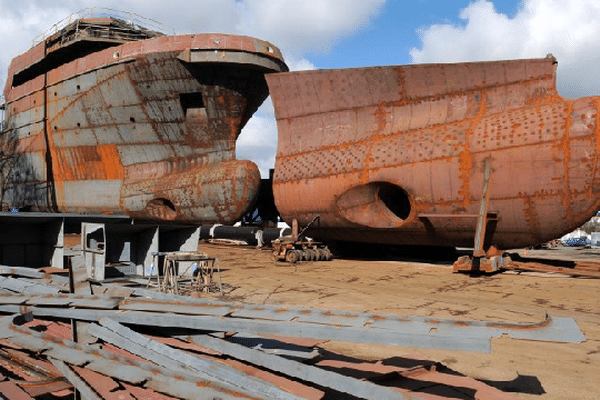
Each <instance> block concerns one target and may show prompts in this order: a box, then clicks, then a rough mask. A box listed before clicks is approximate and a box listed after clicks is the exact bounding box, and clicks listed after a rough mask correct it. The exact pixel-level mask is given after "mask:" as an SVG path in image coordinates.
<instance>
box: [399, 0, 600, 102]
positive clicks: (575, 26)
mask: <svg viewBox="0 0 600 400" xmlns="http://www.w3.org/2000/svg"><path fill="white" fill-rule="evenodd" d="M460 18H461V19H462V20H463V21H464V24H462V25H452V24H438V25H432V26H429V27H425V28H422V29H421V31H420V34H421V42H422V45H421V48H419V49H417V48H413V49H412V50H411V52H410V55H411V58H412V61H413V62H415V63H426V62H461V61H477V60H499V59H512V58H537V57H545V56H546V55H547V54H548V53H552V54H554V55H555V56H556V57H557V59H558V65H559V68H558V88H559V91H560V93H561V94H563V95H564V96H567V97H580V96H586V95H593V94H600V74H598V65H599V64H598V62H599V61H600V40H598V38H599V37H600V2H598V1H597V0H523V2H522V3H521V7H520V8H519V10H518V12H517V13H516V15H515V16H514V17H512V18H509V17H508V16H506V15H505V14H501V13H499V12H497V11H496V10H495V8H494V5H493V3H492V2H490V1H487V0H478V1H476V2H474V3H471V4H470V5H469V6H468V7H466V8H465V9H463V10H462V11H461V13H460Z"/></svg>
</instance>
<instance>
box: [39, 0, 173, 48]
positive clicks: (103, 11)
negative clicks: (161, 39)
mask: <svg viewBox="0 0 600 400" xmlns="http://www.w3.org/2000/svg"><path fill="white" fill-rule="evenodd" d="M84 18H117V19H120V20H123V21H126V22H128V23H129V24H131V25H141V26H143V27H145V28H146V29H152V30H155V31H159V32H162V30H163V26H162V24H161V23H160V22H158V21H155V20H153V19H150V18H146V17H143V16H141V15H139V14H136V13H133V12H127V11H121V10H115V9H112V8H105V7H90V8H84V9H83V10H80V11H77V12H76V13H73V14H71V15H69V16H68V17H66V18H64V19H62V20H60V21H59V22H57V23H55V24H54V25H52V27H51V28H50V29H48V30H47V31H45V32H43V33H41V34H39V35H38V36H36V37H35V38H34V39H33V41H32V46H35V45H36V44H38V43H40V42H42V41H44V40H45V39H46V38H48V37H49V36H51V35H53V34H55V33H57V32H58V31H60V30H61V29H63V28H64V27H66V26H67V25H69V24H71V23H73V22H75V21H76V20H78V19H84Z"/></svg>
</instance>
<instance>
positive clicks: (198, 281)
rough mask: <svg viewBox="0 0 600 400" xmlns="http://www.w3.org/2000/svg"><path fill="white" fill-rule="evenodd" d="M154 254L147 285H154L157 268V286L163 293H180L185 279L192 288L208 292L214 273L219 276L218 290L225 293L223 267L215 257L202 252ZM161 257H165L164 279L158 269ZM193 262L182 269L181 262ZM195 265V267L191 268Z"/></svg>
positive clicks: (211, 285)
mask: <svg viewBox="0 0 600 400" xmlns="http://www.w3.org/2000/svg"><path fill="white" fill-rule="evenodd" d="M152 255H153V262H152V265H153V267H152V269H151V271H150V274H149V275H148V283H147V285H146V287H147V288H148V287H150V286H154V285H153V284H152V279H153V276H154V270H156V287H158V288H159V290H160V291H161V292H163V293H172V294H176V295H178V294H180V292H181V285H180V283H183V282H184V281H186V280H187V281H190V282H191V289H192V290H198V291H202V292H208V291H210V289H211V288H212V287H213V275H214V272H215V269H216V272H217V274H218V276H219V282H218V290H219V294H220V295H222V294H223V285H222V282H221V269H220V267H219V263H218V260H217V259H216V258H215V257H208V256H206V254H204V253H201V252H155V253H153V254H152ZM159 257H164V258H163V271H162V280H161V276H160V271H159V270H158V263H159ZM181 261H185V262H188V263H189V262H191V263H190V264H189V266H188V267H187V269H186V270H185V271H180V269H179V262H181ZM192 266H194V269H193V270H192V271H190V269H191V268H192Z"/></svg>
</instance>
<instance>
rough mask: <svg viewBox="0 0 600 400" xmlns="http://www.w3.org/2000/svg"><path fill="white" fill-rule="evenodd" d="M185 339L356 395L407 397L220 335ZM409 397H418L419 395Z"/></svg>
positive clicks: (373, 398) (369, 399) (375, 399)
mask: <svg viewBox="0 0 600 400" xmlns="http://www.w3.org/2000/svg"><path fill="white" fill-rule="evenodd" d="M182 338H183V337H182ZM185 339H186V340H188V341H190V342H192V343H194V344H197V345H200V346H202V347H205V348H207V349H211V350H215V351H218V352H220V353H223V354H227V355H229V356H231V357H233V358H236V359H238V360H243V361H247V362H249V363H251V364H254V365H258V366H261V367H264V368H267V369H269V370H271V371H277V372H280V373H283V374H285V375H287V376H290V377H293V378H298V379H301V380H303V381H307V382H314V383H316V384H317V385H320V386H323V387H327V388H331V389H334V390H337V391H338V392H342V393H347V394H350V395H352V396H355V397H358V398H359V399H367V400H379V399H390V400H391V399H398V400H401V399H406V397H404V396H403V395H402V394H400V393H399V392H397V391H395V390H393V389H388V388H386V387H383V386H379V385H376V384H374V383H372V382H368V381H361V380H358V379H354V378H350V377H347V376H344V375H340V374H338V373H335V372H331V371H327V370H324V369H321V368H317V367H313V366H310V365H304V364H302V363H299V362H297V361H292V360H287V359H285V358H282V357H279V356H275V355H270V354H265V353H263V352H261V351H257V350H252V349H248V348H246V347H244V346H241V345H238V344H234V343H228V342H226V341H224V340H222V339H216V338H213V337H210V336H207V335H194V336H187V337H185ZM409 398H410V399H413V398H414V399H417V398H418V397H409Z"/></svg>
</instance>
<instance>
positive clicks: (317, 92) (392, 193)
mask: <svg viewBox="0 0 600 400" xmlns="http://www.w3.org/2000/svg"><path fill="white" fill-rule="evenodd" d="M267 81H268V84H269V89H270V93H271V96H272V99H273V103H274V107H275V115H276V118H277V125H278V135H279V142H278V147H277V158H276V164H275V171H274V177H273V192H274V197H275V203H276V205H277V208H278V210H279V212H280V213H281V216H282V218H283V219H284V220H286V221H288V222H291V221H293V220H294V219H296V220H297V222H298V224H299V225H300V226H302V225H306V224H307V223H308V221H310V220H311V219H312V218H313V217H314V216H316V215H320V219H319V221H318V223H317V224H315V225H313V227H312V228H311V230H310V231H309V232H308V234H309V235H312V236H313V237H315V238H317V239H319V240H326V241H350V242H367V243H386V244H406V245H433V246H465V247H472V246H473V245H474V237H475V234H476V232H477V229H476V225H477V221H478V220H479V219H478V216H479V215H483V214H482V212H481V211H482V210H485V218H486V221H487V229H486V230H485V238H484V239H485V245H486V246H489V245H490V244H495V245H497V246H499V247H501V248H515V247H521V246H527V245H533V244H539V243H544V242H545V241H548V240H551V239H555V238H557V237H560V236H562V235H563V234H565V233H566V232H569V231H571V230H573V229H574V228H576V227H578V226H581V224H583V223H584V222H585V221H587V220H588V219H589V218H590V217H591V216H593V215H595V214H596V212H597V210H598V208H599V207H600V199H599V198H598V190H599V189H600V174H599V173H598V170H599V168H598V167H599V166H600V165H599V156H600V128H599V121H600V112H599V108H600V97H590V98H580V99H576V100H568V99H565V98H562V97H561V96H560V95H559V94H558V92H557V90H556V60H555V59H554V57H548V58H545V59H533V60H511V61H498V62H477V63H460V64H431V65H413V66H390V67H372V68H358V69H343V70H319V71H302V72H288V73H282V74H272V75H269V76H267ZM486 168H487V174H486ZM484 188H486V189H487V190H484ZM479 232H481V231H479Z"/></svg>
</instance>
